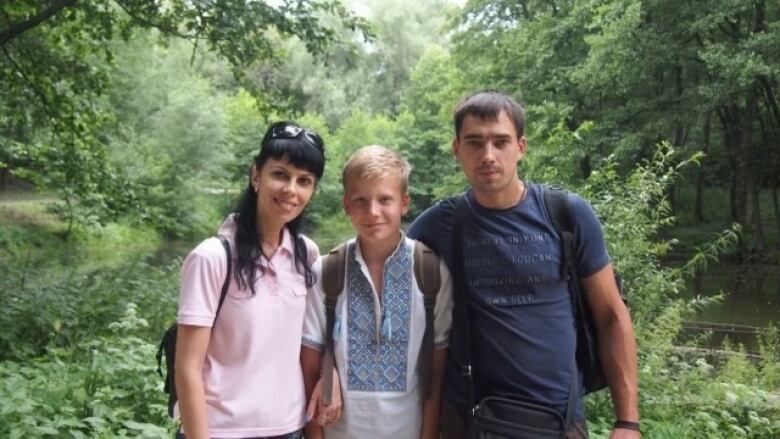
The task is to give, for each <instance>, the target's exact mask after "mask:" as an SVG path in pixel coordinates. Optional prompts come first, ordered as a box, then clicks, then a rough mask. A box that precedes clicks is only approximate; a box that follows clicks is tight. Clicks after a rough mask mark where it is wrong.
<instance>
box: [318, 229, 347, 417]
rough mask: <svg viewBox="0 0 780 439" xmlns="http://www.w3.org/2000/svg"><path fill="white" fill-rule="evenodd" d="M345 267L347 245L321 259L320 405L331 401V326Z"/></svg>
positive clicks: (334, 319)
mask: <svg viewBox="0 0 780 439" xmlns="http://www.w3.org/2000/svg"><path fill="white" fill-rule="evenodd" d="M346 266H347V244H346V243H341V244H339V245H338V246H336V248H334V249H333V250H331V251H330V252H328V254H327V255H325V256H324V257H323V258H322V289H323V291H324V292H325V352H324V356H323V358H322V388H321V390H322V393H321V395H320V399H321V400H322V405H324V406H329V405H330V403H331V399H332V396H333V395H332V389H333V369H334V368H335V367H336V360H335V357H334V352H333V325H335V324H336V302H337V301H338V298H339V294H341V290H343V289H344V274H345V273H346Z"/></svg>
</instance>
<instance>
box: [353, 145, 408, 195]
mask: <svg viewBox="0 0 780 439" xmlns="http://www.w3.org/2000/svg"><path fill="white" fill-rule="evenodd" d="M411 171H412V166H411V165H410V164H409V162H408V161H407V160H406V158H404V156H403V155H401V154H400V153H399V152H397V151H393V150H392V149H390V148H387V147H384V146H381V145H369V146H364V147H362V148H360V149H358V150H357V151H355V152H354V153H353V154H352V155H351V156H349V159H348V160H347V162H346V163H344V169H343V171H342V172H341V184H342V185H343V186H344V192H346V191H347V183H348V182H349V179H351V178H360V179H363V180H374V179H377V178H380V177H388V176H391V177H398V180H399V181H400V182H401V192H402V193H404V194H405V193H406V192H407V190H408V188H409V173H410V172H411Z"/></svg>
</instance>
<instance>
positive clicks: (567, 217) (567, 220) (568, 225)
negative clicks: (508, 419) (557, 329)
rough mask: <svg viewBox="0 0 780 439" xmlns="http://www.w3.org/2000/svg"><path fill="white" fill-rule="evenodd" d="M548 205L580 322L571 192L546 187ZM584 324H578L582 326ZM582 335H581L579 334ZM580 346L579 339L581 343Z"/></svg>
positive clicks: (570, 405)
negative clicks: (559, 238) (558, 236)
mask: <svg viewBox="0 0 780 439" xmlns="http://www.w3.org/2000/svg"><path fill="white" fill-rule="evenodd" d="M542 195H543V198H544V205H545V208H546V209H547V214H548V215H549V216H550V220H551V221H552V224H553V227H555V231H556V232H558V235H560V237H561V248H562V251H563V264H561V277H562V278H563V279H565V280H566V282H567V283H568V285H569V293H570V296H571V302H572V310H573V311H574V314H575V316H574V317H575V320H576V321H578V322H579V320H580V319H581V317H580V314H581V312H582V293H581V291H582V287H581V285H580V277H579V275H578V274H577V268H576V264H575V263H574V223H573V220H572V217H571V209H570V208H569V193H568V191H566V190H565V189H563V188H560V187H557V186H546V187H543V188H542ZM579 324H580V323H578V325H579ZM578 338H579V334H578ZM578 345H579V342H578ZM577 370H578V368H577V355H575V357H574V358H573V359H572V365H571V376H572V379H571V383H570V384H569V399H568V401H567V404H566V426H567V427H568V426H570V425H571V423H572V421H573V419H574V411H575V410H576V408H575V407H576V398H575V394H576V393H578V392H577V389H578V387H579V386H578V383H577V382H578V381H579V378H578V373H577Z"/></svg>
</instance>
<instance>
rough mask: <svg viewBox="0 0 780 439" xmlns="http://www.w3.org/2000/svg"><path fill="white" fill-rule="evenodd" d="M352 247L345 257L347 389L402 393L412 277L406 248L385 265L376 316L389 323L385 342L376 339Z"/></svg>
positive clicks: (370, 301) (370, 299)
mask: <svg viewBox="0 0 780 439" xmlns="http://www.w3.org/2000/svg"><path fill="white" fill-rule="evenodd" d="M356 245H357V244H354V245H351V246H350V248H349V253H348V257H349V267H348V271H349V278H348V279H347V294H348V300H349V302H348V305H347V308H348V311H347V313H348V318H347V334H348V335H347V343H348V345H347V356H348V359H347V366H348V367H347V379H348V382H347V388H348V389H349V390H359V391H367V392H405V391H406V371H407V363H408V355H407V353H408V351H409V320H410V305H409V301H410V298H411V293H412V275H413V274H412V258H411V248H410V247H409V246H408V245H407V244H406V243H405V242H404V243H403V245H402V246H401V248H399V249H398V251H396V252H395V253H394V254H393V255H392V256H390V258H389V259H388V260H387V262H385V273H384V292H383V294H382V302H383V303H382V310H383V311H384V312H385V315H387V316H389V318H390V319H391V322H390V327H391V328H392V333H391V334H390V337H381V336H380V334H379V333H378V332H377V326H376V322H377V318H376V317H377V316H376V313H375V310H374V293H373V292H372V290H371V284H370V283H369V281H368V279H366V277H365V275H364V274H363V271H362V270H361V269H360V263H359V262H358V261H357V259H356V258H355V246H356ZM380 317H382V316H380ZM380 321H381V319H380ZM377 336H380V337H379V340H378V341H377Z"/></svg>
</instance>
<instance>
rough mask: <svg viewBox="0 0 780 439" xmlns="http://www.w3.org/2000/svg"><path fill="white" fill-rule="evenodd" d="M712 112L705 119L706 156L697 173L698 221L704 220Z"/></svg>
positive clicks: (703, 146) (695, 217)
mask: <svg viewBox="0 0 780 439" xmlns="http://www.w3.org/2000/svg"><path fill="white" fill-rule="evenodd" d="M711 116H712V114H711V113H707V119H706V120H705V121H704V145H702V152H703V153H704V158H703V159H702V161H701V167H700V168H699V173H698V174H696V202H695V204H694V215H693V217H694V219H695V221H696V222H697V223H703V222H704V176H705V175H706V171H707V168H706V166H707V160H708V157H707V154H708V153H709V151H710V121H711V118H712V117H711Z"/></svg>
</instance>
